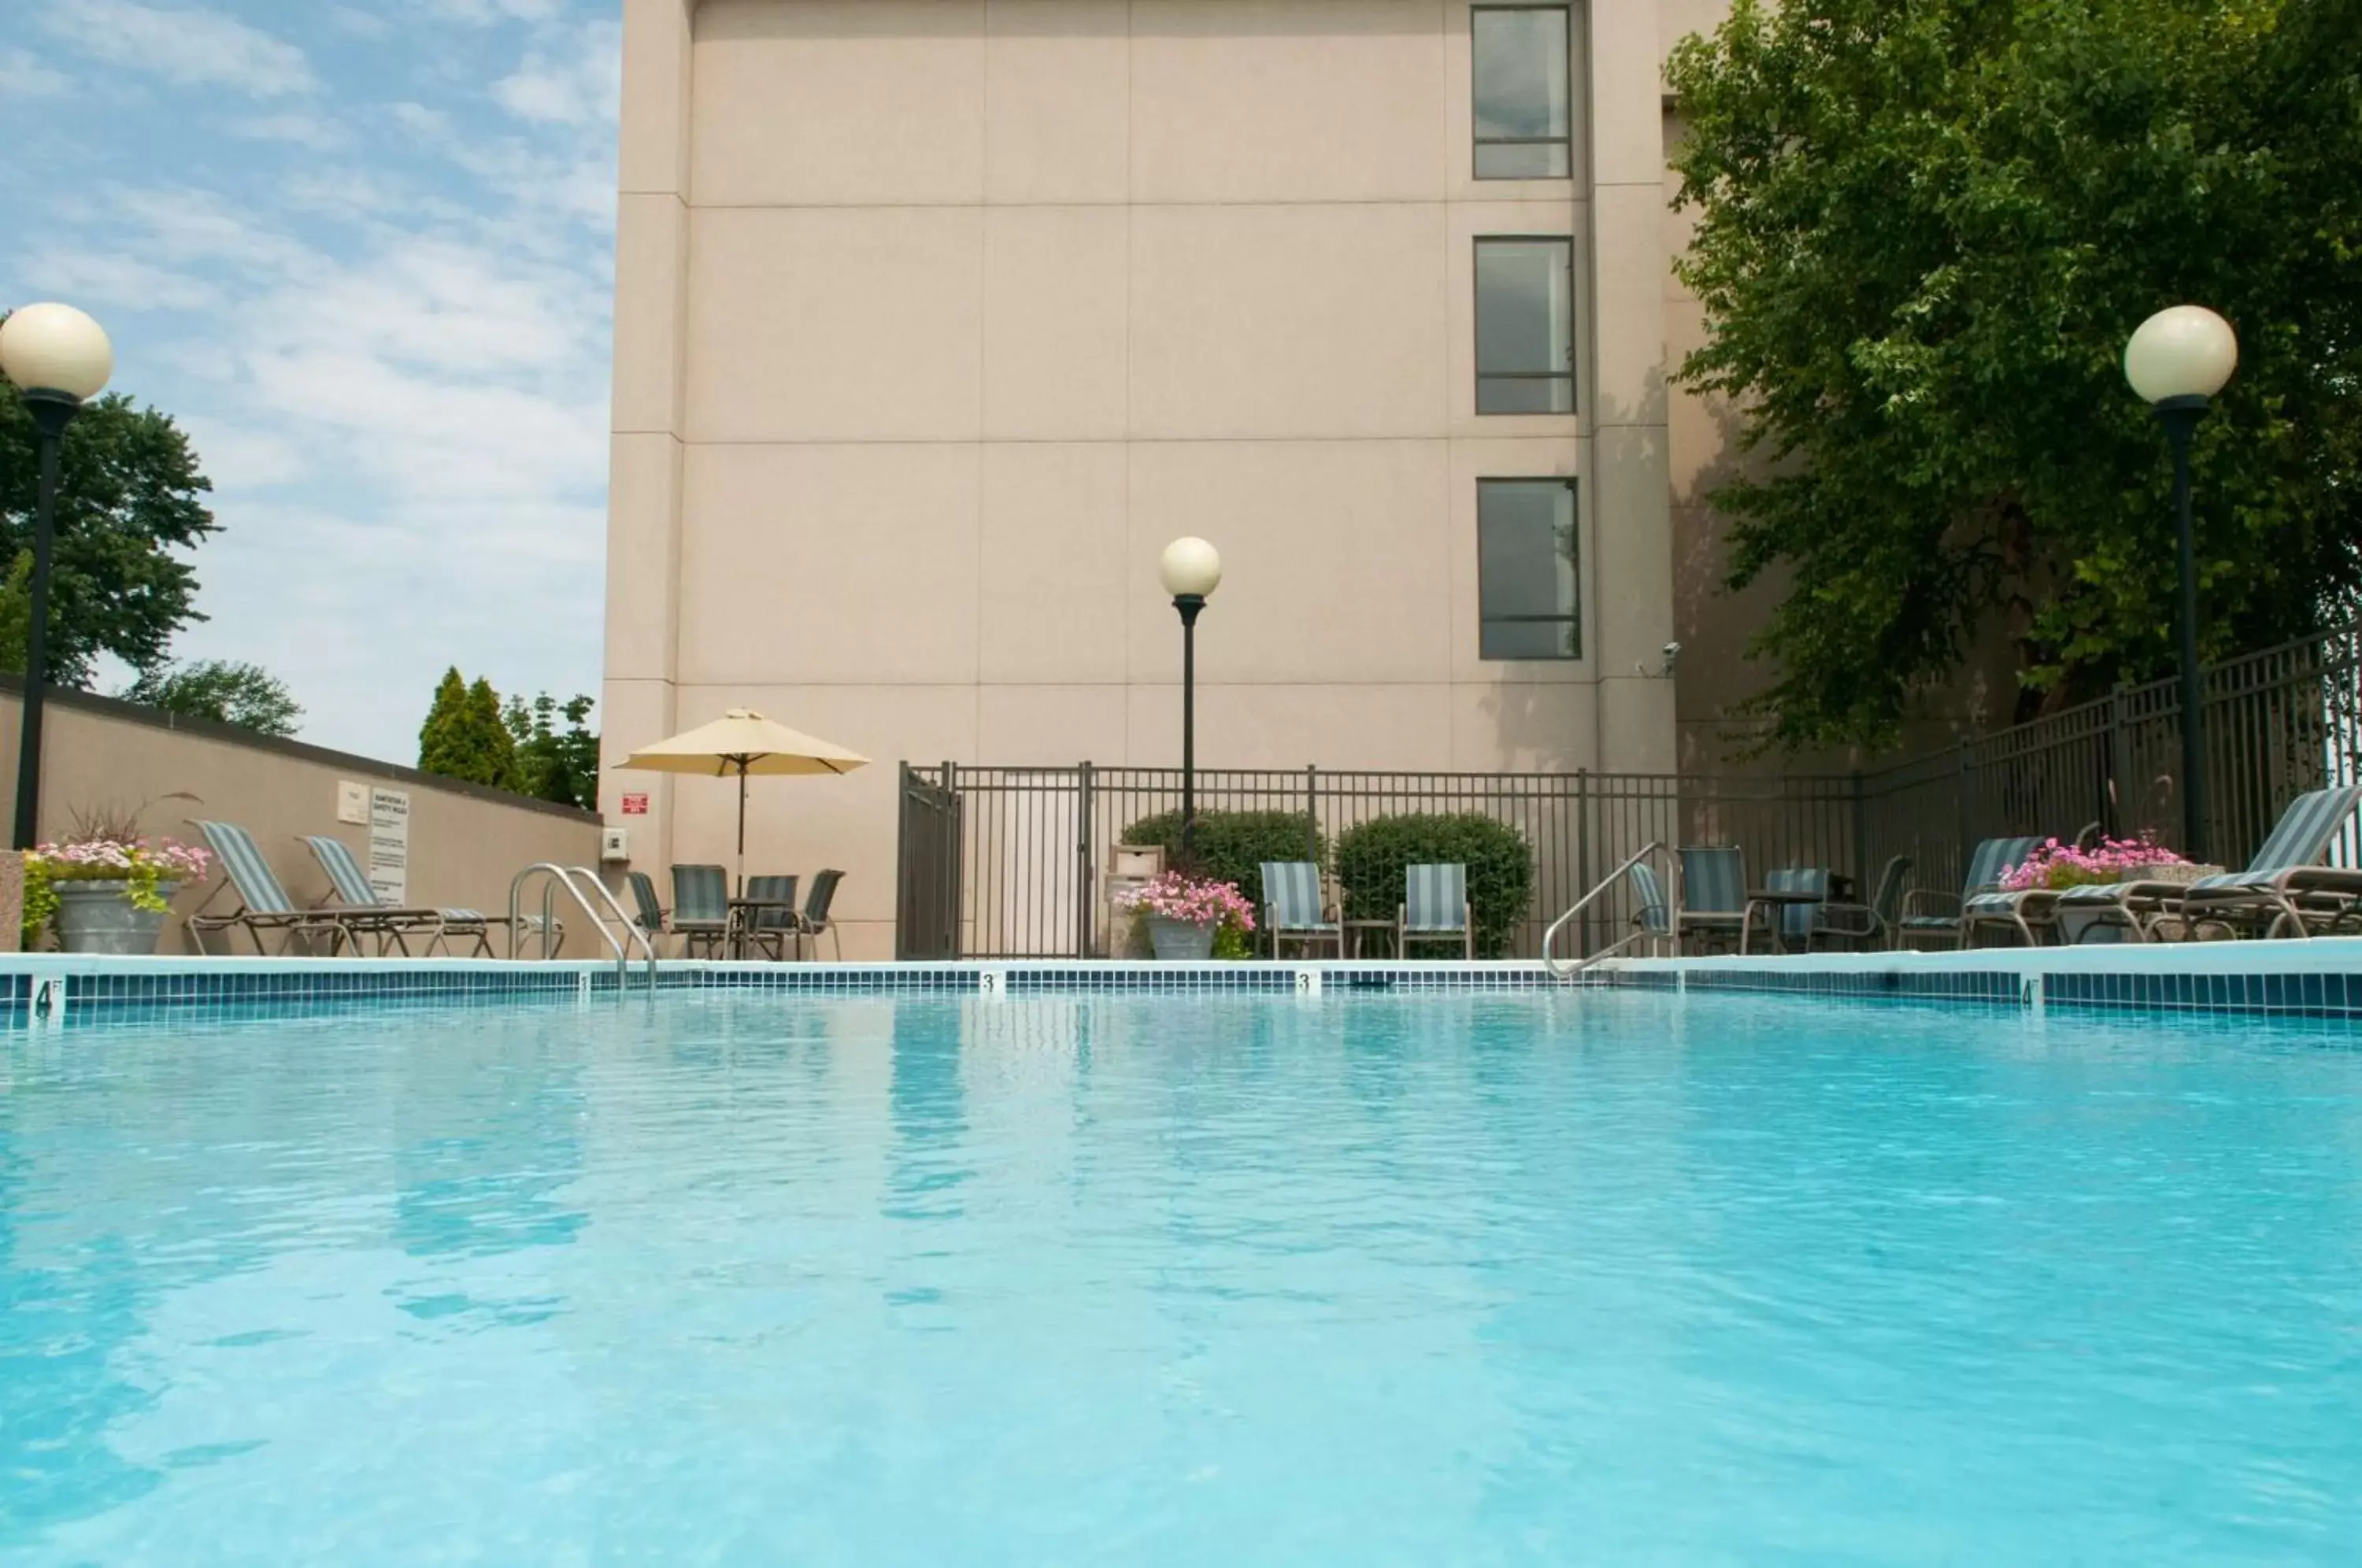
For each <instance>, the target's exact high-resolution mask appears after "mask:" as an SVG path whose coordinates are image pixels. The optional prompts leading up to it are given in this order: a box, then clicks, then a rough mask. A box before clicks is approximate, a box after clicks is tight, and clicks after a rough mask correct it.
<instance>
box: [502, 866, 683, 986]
mask: <svg viewBox="0 0 2362 1568" xmlns="http://www.w3.org/2000/svg"><path fill="white" fill-rule="evenodd" d="M535 877H540V878H545V879H544V881H543V882H542V885H541V925H540V927H539V928H538V929H537V930H536V931H535V936H537V937H538V938H539V939H540V942H541V956H542V957H544V958H548V957H550V956H552V953H551V950H550V934H551V933H553V932H554V931H556V930H557V889H560V888H564V889H566V891H567V893H568V896H569V897H571V898H572V899H573V900H574V902H575V904H576V906H577V907H578V908H579V909H580V910H581V911H582V913H583V916H584V917H585V918H586V919H588V920H589V921H590V925H591V928H592V929H593V930H595V931H597V932H598V933H599V937H600V940H601V941H602V942H604V943H606V944H607V951H608V952H610V953H612V954H613V955H615V989H616V991H617V992H618V993H619V994H620V993H621V992H623V991H624V990H626V989H628V988H630V986H631V976H632V955H631V947H630V945H629V944H630V943H636V944H638V945H639V949H640V952H641V954H642V955H643V956H644V957H646V960H647V966H648V990H649V992H650V993H651V994H653V993H654V992H655V990H656V988H657V948H656V944H655V943H653V942H651V941H650V940H649V939H648V933H646V931H644V930H642V929H641V928H640V924H639V922H637V921H635V920H634V919H632V917H631V916H630V915H628V914H625V913H624V906H623V905H622V904H620V903H618V902H617V901H616V900H615V895H614V894H613V893H612V892H610V891H608V890H607V884H606V883H604V882H602V881H601V880H600V879H599V873H597V872H596V871H593V870H591V869H590V867H588V866H560V865H559V864H558V863H557V862H556V861H555V860H544V861H540V862H538V863H537V864H535V865H532V866H528V867H525V868H524V870H522V871H520V872H518V873H517V874H516V875H515V876H514V877H513V878H510V880H509V956H510V957H511V958H515V957H517V956H518V952H517V949H518V948H519V947H520V946H521V945H522V944H523V939H522V937H521V936H520V935H519V933H521V932H522V931H523V930H524V889H525V884H526V883H527V882H529V881H531V880H532V879H533V878H535ZM586 884H587V885H588V886H589V888H590V891H591V892H593V893H595V894H597V895H598V898H599V902H600V903H601V904H603V905H605V906H606V913H604V914H602V913H601V912H600V911H599V909H598V908H596V907H594V906H593V905H592V903H591V901H590V899H589V898H586V897H585V896H584V895H583V891H582V889H583V887H584V885H586ZM610 914H612V915H613V916H614V918H615V926H620V927H622V928H623V931H624V935H623V936H620V937H619V936H617V935H616V934H615V926H610V925H609V924H608V923H607V916H608V915H610Z"/></svg>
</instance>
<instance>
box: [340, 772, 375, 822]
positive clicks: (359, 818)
mask: <svg viewBox="0 0 2362 1568" xmlns="http://www.w3.org/2000/svg"><path fill="white" fill-rule="evenodd" d="M369 798H370V791H369V786H368V785H366V784H356V783H354V782H353V781H352V780H351V779H349V778H340V779H338V780H337V821H338V822H340V823H346V824H347V825H348V826H351V827H367V826H369Z"/></svg>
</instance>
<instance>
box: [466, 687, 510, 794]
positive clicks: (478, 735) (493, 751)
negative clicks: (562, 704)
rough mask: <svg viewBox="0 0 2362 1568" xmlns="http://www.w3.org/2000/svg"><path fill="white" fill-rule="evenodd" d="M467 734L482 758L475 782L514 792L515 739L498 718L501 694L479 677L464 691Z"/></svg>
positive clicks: (499, 716)
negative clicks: (480, 769) (466, 706)
mask: <svg viewBox="0 0 2362 1568" xmlns="http://www.w3.org/2000/svg"><path fill="white" fill-rule="evenodd" d="M468 735H469V740H470V741H472V742H473V743H474V745H475V747H476V751H477V755H478V756H480V757H481V758H483V768H484V771H483V773H482V775H481V776H480V777H479V778H477V780H476V782H477V783H479V784H491V785H496V786H498V787H499V788H501V789H502V790H513V789H515V788H516V781H517V766H516V739H515V737H514V736H513V735H511V734H509V727H508V724H507V723H505V722H504V721H503V720H502V717H501V694H500V693H499V692H497V691H495V690H492V683H491V681H489V680H487V679H484V678H483V677H482V676H478V677H476V680H475V684H474V685H472V686H470V687H469V688H468Z"/></svg>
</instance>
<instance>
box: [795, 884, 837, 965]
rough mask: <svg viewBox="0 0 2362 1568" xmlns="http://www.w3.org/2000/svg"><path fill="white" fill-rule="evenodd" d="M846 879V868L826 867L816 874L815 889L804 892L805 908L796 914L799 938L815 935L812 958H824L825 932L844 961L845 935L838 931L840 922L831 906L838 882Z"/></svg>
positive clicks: (814, 960) (814, 959) (813, 886)
mask: <svg viewBox="0 0 2362 1568" xmlns="http://www.w3.org/2000/svg"><path fill="white" fill-rule="evenodd" d="M842 881H844V872H842V871H833V870H825V869H824V870H822V872H821V873H820V875H818V876H817V877H814V878H812V885H811V891H810V892H808V893H806V894H805V895H804V907H803V912H802V913H800V914H799V915H797V916H796V936H797V938H798V940H799V941H800V940H801V939H802V938H804V937H810V938H811V944H812V960H813V962H815V963H817V962H819V960H820V939H821V936H822V933H826V935H827V937H828V944H829V946H830V948H831V949H832V950H833V951H834V953H835V954H836V958H837V962H839V963H843V962H844V937H843V936H841V935H839V934H838V933H837V929H836V922H834V921H833V920H831V919H830V918H829V913H828V911H829V910H830V909H831V908H832V907H833V905H834V904H835V902H836V885H837V884H838V883H839V882H842Z"/></svg>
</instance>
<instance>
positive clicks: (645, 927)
mask: <svg viewBox="0 0 2362 1568" xmlns="http://www.w3.org/2000/svg"><path fill="white" fill-rule="evenodd" d="M624 883H625V884H626V885H627V886H629V887H630V889H632V907H633V909H634V911H635V913H634V914H633V916H632V923H633V924H634V925H636V926H638V927H639V928H640V929H641V930H642V931H643V932H645V933H647V938H648V941H649V942H650V943H651V944H653V943H654V942H655V941H656V939H657V937H659V936H662V935H663V934H664V933H665V913H666V911H665V907H664V904H663V902H662V900H659V899H657V879H656V878H653V877H651V876H649V875H648V874H647V873H646V872H645V871H626V872H624Z"/></svg>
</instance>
